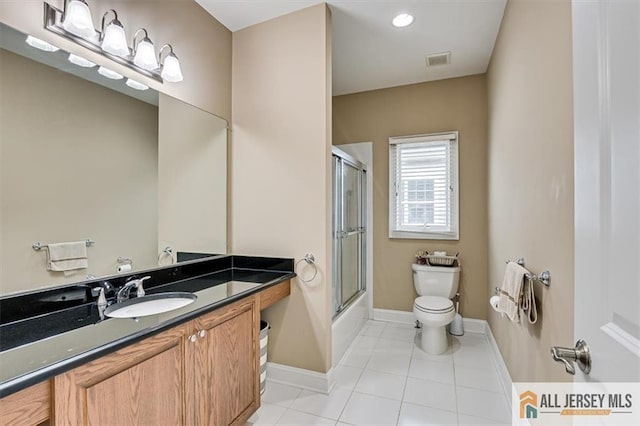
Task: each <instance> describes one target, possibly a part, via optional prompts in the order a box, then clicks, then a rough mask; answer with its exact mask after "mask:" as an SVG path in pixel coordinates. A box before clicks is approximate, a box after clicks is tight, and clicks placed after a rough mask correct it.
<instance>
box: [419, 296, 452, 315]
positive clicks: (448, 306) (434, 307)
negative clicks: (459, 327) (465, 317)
mask: <svg viewBox="0 0 640 426" xmlns="http://www.w3.org/2000/svg"><path fill="white" fill-rule="evenodd" d="M415 307H416V308H417V309H419V310H421V311H423V312H430V313H437V314H440V313H441V314H444V313H447V312H451V311H452V310H453V302H452V301H451V300H450V299H447V298H446V297H439V296H421V297H418V298H417V299H416V301H415Z"/></svg>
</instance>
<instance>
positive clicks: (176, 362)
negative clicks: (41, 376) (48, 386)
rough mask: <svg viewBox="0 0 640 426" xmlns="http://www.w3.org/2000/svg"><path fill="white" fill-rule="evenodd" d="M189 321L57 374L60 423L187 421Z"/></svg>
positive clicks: (56, 415)
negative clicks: (186, 328) (186, 336)
mask: <svg viewBox="0 0 640 426" xmlns="http://www.w3.org/2000/svg"><path fill="white" fill-rule="evenodd" d="M185 345H186V338H185V327H184V325H182V326H178V327H175V328H172V329H170V330H167V331H165V332H162V333H160V334H157V335H155V336H153V337H150V338H148V339H145V340H143V341H141V342H138V343H135V344H133V345H131V346H127V347H125V348H123V349H120V350H118V351H116V352H114V353H112V354H109V355H106V356H104V357H101V358H98V359H96V360H94V361H91V362H89V363H87V364H84V365H82V366H80V367H78V368H75V369H73V370H71V371H68V372H66V373H64V374H61V375H59V376H56V377H55V378H54V379H53V382H54V395H55V398H54V411H53V424H54V425H59V426H63V425H65V426H66V425H142V424H148V425H151V424H153V425H181V424H184V418H185V410H186V409H187V406H186V400H185V390H184V382H185V368H184V350H185Z"/></svg>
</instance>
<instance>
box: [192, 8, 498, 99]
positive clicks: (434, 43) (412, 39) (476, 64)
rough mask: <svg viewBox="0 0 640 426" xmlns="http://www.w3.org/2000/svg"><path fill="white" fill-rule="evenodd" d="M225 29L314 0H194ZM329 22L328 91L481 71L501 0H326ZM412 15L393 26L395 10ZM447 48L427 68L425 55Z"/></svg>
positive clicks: (341, 91) (336, 92)
mask: <svg viewBox="0 0 640 426" xmlns="http://www.w3.org/2000/svg"><path fill="white" fill-rule="evenodd" d="M196 1H197V2H198V3H199V4H200V5H201V6H202V7H204V8H205V9H206V10H207V11H208V12H209V13H210V14H211V15H213V16H214V17H215V18H216V19H217V20H218V21H220V22H221V23H222V24H223V25H225V26H226V27H227V28H229V29H230V30H231V31H238V30H240V29H242V28H245V27H248V26H251V25H254V24H257V23H260V22H264V21H267V20H270V19H273V18H276V17H278V16H281V15H284V14H287V13H290V12H293V11H296V10H299V9H303V8H305V7H308V6H312V5H314V4H318V3H322V2H321V1H318V0H196ZM327 3H328V4H329V6H330V8H331V11H332V24H333V61H332V62H333V94H334V95H343V94H348V93H356V92H363V91H367V90H373V89H380V88H385V87H394V86H402V85H406V84H412V83H420V82H425V81H433V80H441V79H445V78H453V77H461V76H465V75H473V74H479V73H484V72H485V71H486V70H487V66H488V64H489V60H490V58H491V53H492V52H493V46H494V44H495V41H496V37H497V35H498V30H499V29H500V23H501V21H502V14H503V12H504V8H505V4H506V0H328V1H327ZM402 12H406V13H410V14H411V15H413V16H414V18H415V21H414V22H413V24H412V25H410V26H408V27H406V28H395V27H393V26H392V25H391V20H392V19H393V18H394V17H395V16H396V15H397V14H398V13H402ZM441 52H451V63H450V64H449V65H439V66H434V67H429V68H427V66H426V64H425V55H429V54H434V53H441Z"/></svg>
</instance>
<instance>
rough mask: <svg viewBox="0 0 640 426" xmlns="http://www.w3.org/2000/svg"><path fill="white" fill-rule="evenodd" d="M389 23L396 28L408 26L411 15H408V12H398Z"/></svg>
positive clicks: (411, 20) (411, 18)
mask: <svg viewBox="0 0 640 426" xmlns="http://www.w3.org/2000/svg"><path fill="white" fill-rule="evenodd" d="M391 23H392V24H393V26H394V27H396V28H404V27H408V26H409V25H411V24H412V23H413V16H411V15H409V14H408V13H400V14H399V15H397V16H396V17H395V18H393V21H391Z"/></svg>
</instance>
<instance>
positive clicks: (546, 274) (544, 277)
mask: <svg viewBox="0 0 640 426" xmlns="http://www.w3.org/2000/svg"><path fill="white" fill-rule="evenodd" d="M509 262H511V261H510V260H508V259H507V262H506V263H509ZM514 262H516V263H517V264H518V265H520V266H522V267H523V268H524V257H519V258H517V259H516V260H514ZM526 276H527V278H528V279H530V280H532V281H540V282H541V283H542V284H543V285H544V286H545V287H549V286H550V285H551V272H550V271H548V270H546V271H542V272H541V273H540V275H536V274H532V273H531V272H528V273H527V275H526ZM496 289H497V287H496Z"/></svg>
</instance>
